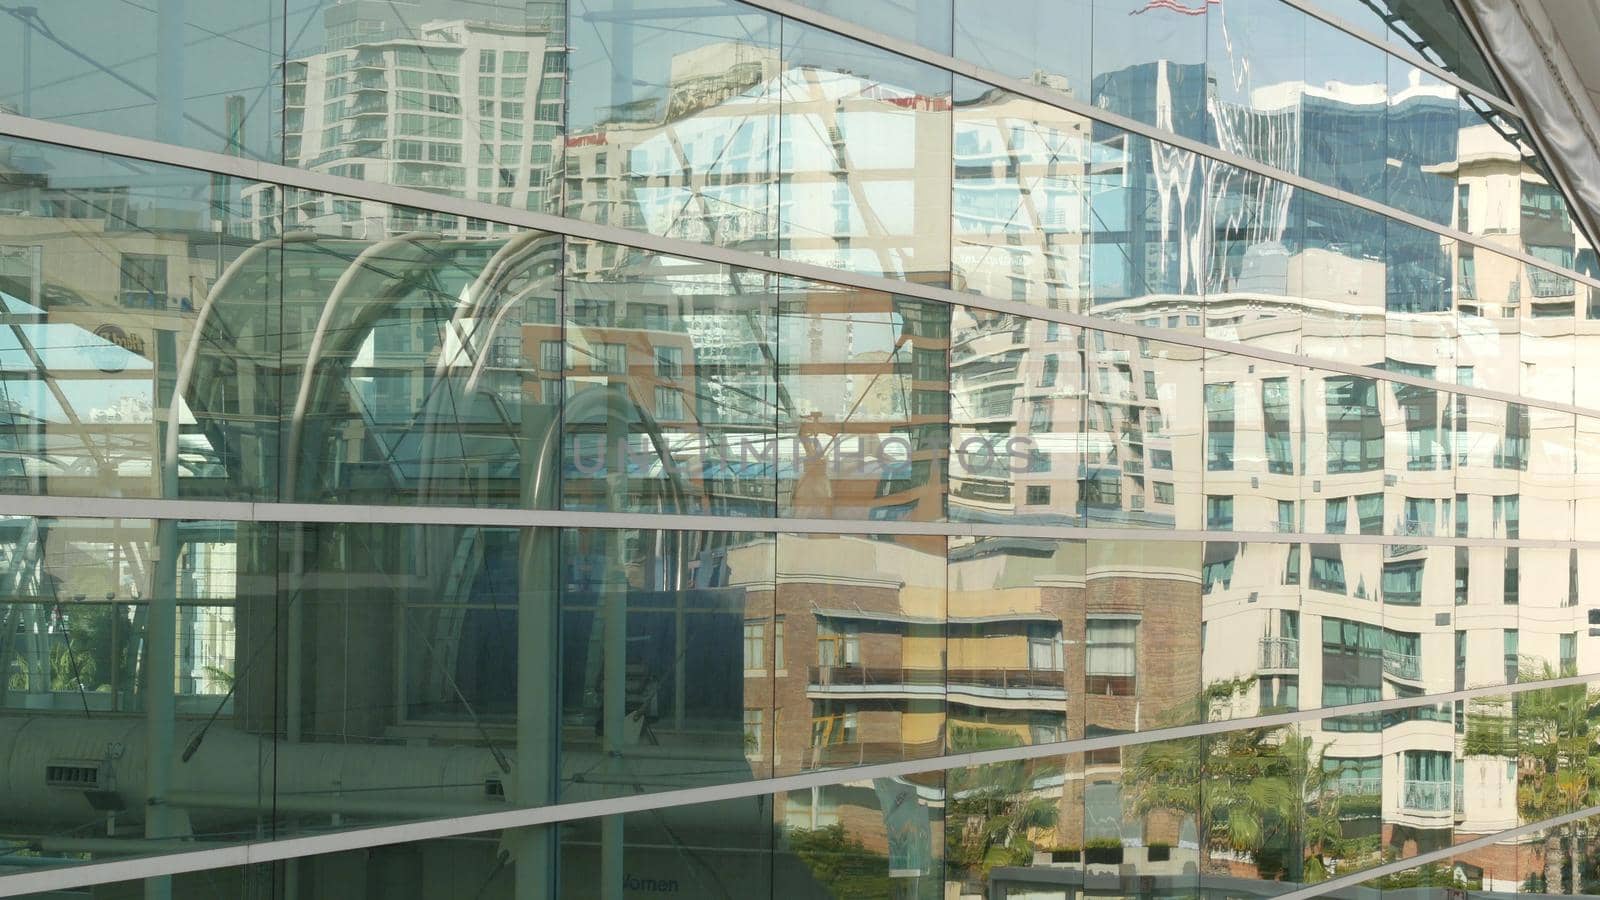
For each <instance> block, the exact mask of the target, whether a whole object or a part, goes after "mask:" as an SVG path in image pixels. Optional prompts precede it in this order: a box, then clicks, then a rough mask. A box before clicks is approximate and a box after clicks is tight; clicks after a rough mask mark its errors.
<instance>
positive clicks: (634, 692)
mask: <svg viewBox="0 0 1600 900" xmlns="http://www.w3.org/2000/svg"><path fill="white" fill-rule="evenodd" d="M561 552H562V568H563V572H564V573H565V574H564V579H563V584H562V593H561V612H560V615H561V625H560V629H561V630H560V647H561V651H560V654H561V722H562V731H561V734H562V740H561V760H562V762H561V765H562V769H561V772H562V776H561V788H560V799H561V801H562V802H571V801H576V800H592V799H597V798H601V797H614V796H622V795H631V794H635V793H638V792H639V791H640V790H646V791H648V790H665V789H670V788H681V787H692V786H695V785H705V784H719V783H726V782H738V781H750V780H753V779H758V778H765V777H768V775H769V773H770V772H771V771H772V769H771V765H772V762H771V761H772V759H773V753H774V752H777V753H780V754H781V753H783V749H782V748H783V746H784V743H785V738H788V737H789V735H788V734H786V732H787V731H796V730H798V729H801V728H803V727H804V725H803V723H801V724H795V720H794V719H792V718H791V719H787V720H785V719H783V718H781V717H780V715H779V714H777V713H775V712H774V702H773V697H774V695H773V683H772V682H771V681H770V678H771V675H770V674H769V673H770V672H771V671H772V663H771V659H772V655H773V654H774V653H775V652H789V651H788V650H786V649H780V647H779V643H780V637H779V634H778V630H777V623H778V622H779V621H781V622H783V623H784V625H785V629H784V631H783V634H782V638H781V640H782V642H783V643H784V644H785V645H787V644H789V643H792V642H795V641H800V640H803V635H802V634H801V633H800V632H798V631H796V630H795V625H796V624H799V621H800V620H801V619H802V618H803V616H801V615H797V614H789V613H787V611H785V612H784V613H778V614H777V618H775V617H774V615H775V614H774V609H773V593H772V581H771V579H772V573H773V564H774V554H775V553H776V552H777V545H776V542H775V540H774V539H773V537H772V536H771V535H764V534H744V533H733V532H699V531H644V530H626V531H610V530H568V531H565V532H563V534H562V546H561ZM781 605H784V604H782V603H781V601H780V606H781ZM799 611H800V610H798V609H797V610H796V613H798V612H799ZM788 671H791V672H792V671H795V670H794V669H789V670H788ZM800 671H803V669H801V670H800ZM785 683H787V682H785ZM674 747H676V748H678V749H677V750H676V751H674V750H673V749H672V748H674ZM690 748H692V750H691V749H690ZM791 753H794V754H795V755H798V754H797V752H796V751H791ZM691 757H692V762H691V761H689V760H690V758H691ZM791 765H792V764H791Z"/></svg>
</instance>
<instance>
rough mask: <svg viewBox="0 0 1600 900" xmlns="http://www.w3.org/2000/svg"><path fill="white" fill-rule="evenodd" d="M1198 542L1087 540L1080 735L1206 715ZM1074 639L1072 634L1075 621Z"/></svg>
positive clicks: (1182, 722)
mask: <svg viewBox="0 0 1600 900" xmlns="http://www.w3.org/2000/svg"><path fill="white" fill-rule="evenodd" d="M1203 550H1204V545H1202V544H1200V543H1196V542H1187V541H1179V542H1174V541H1133V540H1126V541H1124V540H1118V541H1090V542H1089V545H1088V558H1087V566H1086V570H1085V576H1084V588H1083V619H1082V625H1081V627H1082V629H1083V631H1082V641H1083V660H1084V662H1083V687H1082V692H1083V698H1084V701H1083V702H1084V706H1083V721H1084V737H1089V738H1093V737H1105V736H1109V735H1113V734H1125V733H1128V732H1133V731H1146V730H1149V729H1152V728H1171V727H1174V726H1178V725H1186V724H1189V723H1192V722H1197V721H1204V720H1205V719H1206V718H1207V714H1206V706H1207V702H1206V697H1207V693H1208V690H1207V687H1206V686H1205V685H1203V684H1202V683H1201V674H1202V673H1201V671H1200V665H1199V661H1200V651H1201V644H1202V641H1201V637H1200V634H1199V632H1198V631H1197V630H1196V629H1195V627H1194V623H1195V622H1197V621H1199V619H1200V615H1201V609H1202V605H1201V604H1202V599H1203V594H1202V591H1203V583H1202V572H1203V564H1202V553H1203ZM1073 624H1074V626H1075V627H1074V633H1072V634H1071V635H1070V637H1071V638H1072V639H1077V634H1076V627H1077V623H1076V622H1074V623H1073Z"/></svg>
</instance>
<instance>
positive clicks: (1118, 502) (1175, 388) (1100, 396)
mask: <svg viewBox="0 0 1600 900" xmlns="http://www.w3.org/2000/svg"><path fill="white" fill-rule="evenodd" d="M1080 336H1081V337H1082V338H1083V339H1084V344H1083V346H1082V347H1081V348H1080V350H1081V354H1080V355H1081V356H1082V357H1083V360H1084V372H1085V378H1084V405H1083V438H1082V448H1083V449H1082V454H1081V460H1080V463H1079V474H1078V478H1079V483H1078V493H1079V495H1080V496H1081V497H1082V498H1083V508H1084V514H1085V516H1086V517H1087V519H1088V523H1089V524H1090V525H1096V526H1111V527H1126V528H1157V529H1171V528H1198V527H1200V525H1201V522H1202V521H1204V517H1205V516H1209V515H1211V514H1212V513H1213V510H1212V509H1211V508H1210V504H1209V498H1208V497H1207V496H1202V492H1201V490H1200V487H1201V478H1200V476H1201V473H1202V471H1203V466H1202V464H1201V456H1202V444H1201V439H1200V435H1201V430H1202V427H1203V425H1202V422H1201V416H1202V415H1203V414H1205V408H1204V406H1203V402H1202V397H1203V396H1204V394H1203V390H1202V383H1201V381H1202V380H1201V378H1200V377H1199V372H1200V368H1201V359H1202V356H1203V353H1204V351H1201V350H1199V349H1196V348H1193V347H1185V346H1181V345H1178V344H1167V343H1163V342H1160V341H1151V340H1148V339H1146V338H1137V337H1129V336H1127V335H1120V334H1112V333H1110V332H1101V331H1090V332H1084V333H1082V334H1081V335H1080ZM1231 510H1232V508H1231V505H1230V506H1228V507H1227V509H1226V512H1227V516H1228V517H1229V518H1231V515H1232V511H1231ZM1217 512H1218V513H1219V514H1220V513H1221V510H1218V511H1217ZM1208 527H1209V526H1208ZM1219 529H1220V530H1224V531H1226V530H1228V529H1227V528H1225V527H1221V525H1220V523H1219Z"/></svg>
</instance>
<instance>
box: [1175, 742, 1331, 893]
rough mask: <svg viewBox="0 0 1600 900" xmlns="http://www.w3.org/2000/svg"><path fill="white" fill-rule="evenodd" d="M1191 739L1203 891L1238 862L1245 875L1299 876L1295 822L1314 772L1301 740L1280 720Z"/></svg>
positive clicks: (1223, 879)
mask: <svg viewBox="0 0 1600 900" xmlns="http://www.w3.org/2000/svg"><path fill="white" fill-rule="evenodd" d="M1195 742H1196V743H1198V744H1199V749H1200V753H1199V759H1200V766H1199V772H1198V774H1199V776H1200V779H1199V781H1200V783H1199V785H1198V788H1199V793H1200V806H1201V808H1200V815H1199V819H1200V821H1201V829H1200V832H1201V834H1202V835H1203V836H1204V837H1203V838H1202V842H1201V846H1200V864H1199V866H1198V868H1199V870H1200V891H1201V893H1202V895H1208V894H1209V892H1211V891H1218V892H1221V891H1223V890H1226V888H1225V887H1224V886H1225V885H1231V884H1233V883H1235V882H1234V878H1235V876H1233V874H1232V872H1233V871H1235V867H1236V866H1237V867H1238V871H1239V872H1240V874H1243V875H1244V876H1245V877H1247V878H1258V879H1263V880H1272V881H1276V880H1280V879H1282V880H1289V881H1297V880H1299V875H1300V873H1299V869H1300V854H1299V852H1298V851H1299V847H1297V846H1296V843H1297V841H1296V840H1295V837H1296V830H1297V829H1296V828H1295V826H1296V825H1297V824H1298V821H1299V820H1300V818H1301V815H1302V810H1304V808H1305V805H1306V800H1305V795H1306V790H1305V785H1306V782H1307V781H1308V780H1309V776H1310V775H1311V774H1312V772H1313V771H1314V769H1313V767H1312V766H1311V756H1310V753H1309V752H1308V750H1309V747H1308V746H1307V744H1306V743H1305V740H1304V739H1303V738H1301V737H1300V736H1299V735H1298V734H1297V732H1296V729H1295V728H1293V727H1290V726H1284V727H1279V728H1250V729H1243V730H1239V731H1229V732H1223V733H1221V734H1208V735H1205V736H1202V737H1200V738H1198V739H1196V741H1195ZM1175 771H1176V770H1174V774H1175ZM1183 789H1184V790H1193V788H1183Z"/></svg>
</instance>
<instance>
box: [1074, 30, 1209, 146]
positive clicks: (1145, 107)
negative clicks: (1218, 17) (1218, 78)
mask: <svg viewBox="0 0 1600 900" xmlns="http://www.w3.org/2000/svg"><path fill="white" fill-rule="evenodd" d="M1211 6H1212V4H1209V3H1205V4H1194V5H1190V4H1188V3H1171V4H1168V3H1158V4H1156V5H1153V6H1152V5H1150V4H1149V3H1148V2H1146V0H1094V16H1093V26H1092V27H1093V34H1094V86H1093V95H1092V97H1090V98H1088V99H1089V102H1091V103H1093V104H1094V105H1095V106H1098V107H1100V108H1102V109H1107V110H1110V111H1112V112H1114V113H1118V114H1119V115H1124V116H1127V117H1129V118H1131V119H1137V120H1139V121H1141V122H1144V123H1146V124H1148V125H1154V126H1156V127H1158V128H1165V129H1168V130H1170V131H1173V132H1175V133H1177V134H1181V135H1183V136H1184V137H1189V138H1194V139H1196V140H1205V139H1206V131H1207V128H1206V120H1205V97H1206V90H1207V89H1206V21H1207V19H1208V18H1209V17H1210V15H1211V10H1210V8H1211Z"/></svg>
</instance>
